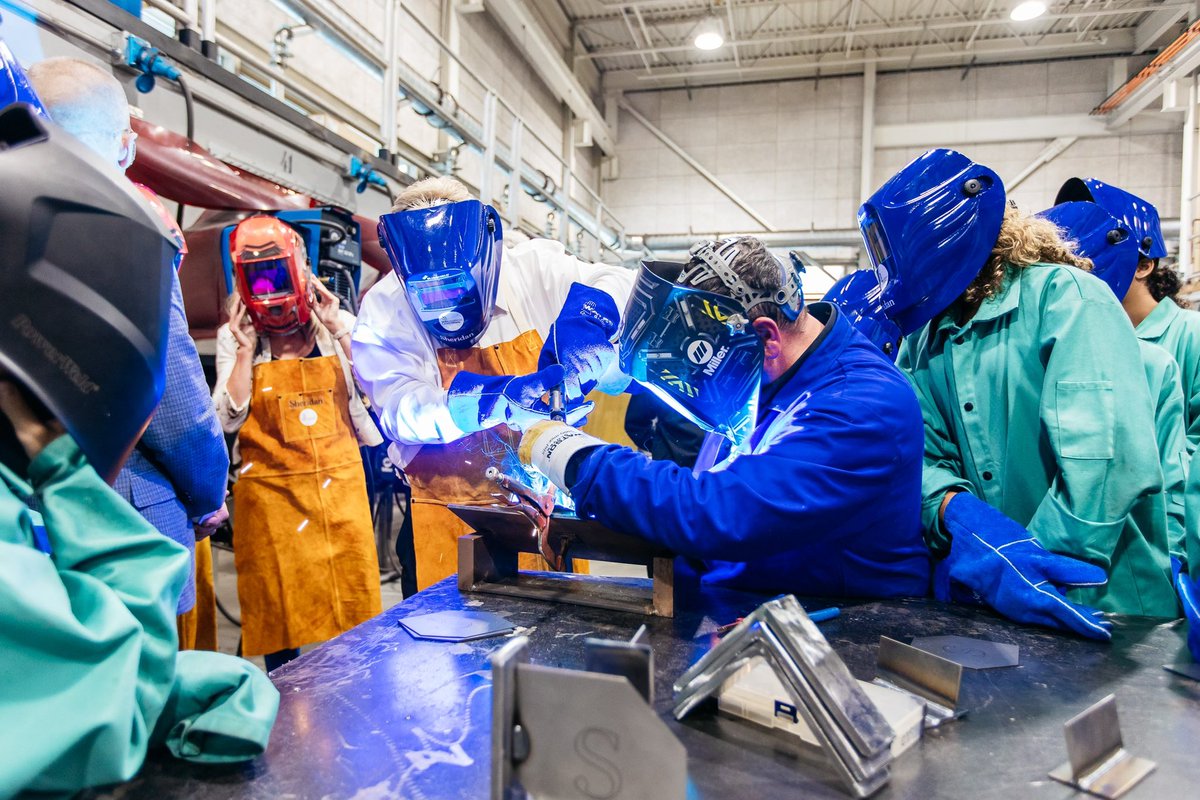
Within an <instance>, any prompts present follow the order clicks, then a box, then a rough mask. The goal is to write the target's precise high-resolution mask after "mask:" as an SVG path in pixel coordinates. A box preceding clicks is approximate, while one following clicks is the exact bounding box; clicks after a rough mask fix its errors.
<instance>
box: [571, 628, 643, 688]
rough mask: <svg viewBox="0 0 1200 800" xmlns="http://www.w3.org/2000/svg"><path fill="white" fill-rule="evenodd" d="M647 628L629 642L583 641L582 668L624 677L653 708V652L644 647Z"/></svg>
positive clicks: (609, 640) (639, 631) (607, 640)
mask: <svg viewBox="0 0 1200 800" xmlns="http://www.w3.org/2000/svg"><path fill="white" fill-rule="evenodd" d="M645 640H646V626H645V625H642V626H641V627H640V628H638V630H637V633H635V634H634V635H633V638H632V639H630V640H629V641H628V642H622V641H619V640H612V639H585V640H584V642H583V647H584V669H585V670H587V671H588V672H599V673H601V674H604V675H621V676H624V677H625V678H626V679H627V680H628V681H629V682H630V683H631V684H632V685H633V688H634V689H636V690H637V692H638V694H640V695H641V696H642V698H643V699H644V700H645V701H646V702H647V703H649V704H650V705H651V706H653V705H654V651H653V650H651V649H650V645H649V644H646V642H645Z"/></svg>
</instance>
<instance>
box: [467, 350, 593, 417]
mask: <svg viewBox="0 0 1200 800" xmlns="http://www.w3.org/2000/svg"><path fill="white" fill-rule="evenodd" d="M565 374H566V373H565V370H564V368H563V367H562V366H561V365H559V364H551V365H550V366H548V367H545V368H544V369H540V370H538V371H537V372H535V373H533V374H532V375H517V376H514V375H480V374H479V373H476V372H460V373H458V374H457V375H455V376H454V380H453V381H451V382H450V388H449V390H448V391H447V394H446V404H447V406H448V407H449V408H450V418H451V419H452V420H453V421H454V424H455V425H456V426H457V427H458V429H459V430H461V431H462V432H463V433H475V432H476V431H482V430H487V429H488V428H493V427H495V426H497V425H501V424H503V425H507V426H509V427H510V428H512V429H513V430H524V429H526V428H528V427H529V426H530V425H533V424H534V423H536V422H539V421H542V420H548V419H550V406H549V404H548V403H547V402H546V401H545V400H544V399H543V397H544V396H545V395H546V394H548V393H549V391H550V390H551V389H553V388H554V387H556V386H559V385H561V384H562V383H563V380H564V377H565ZM593 407H594V404H592V403H583V402H575V403H567V409H566V412H567V422H569V423H571V424H572V425H578V424H581V423H582V422H583V420H584V419H586V418H587V415H588V414H589V413H591V410H592V408H593Z"/></svg>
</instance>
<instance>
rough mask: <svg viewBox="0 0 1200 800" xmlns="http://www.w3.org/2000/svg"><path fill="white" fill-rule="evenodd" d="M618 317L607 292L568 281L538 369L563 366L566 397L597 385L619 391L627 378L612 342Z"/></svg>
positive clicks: (610, 391)
mask: <svg viewBox="0 0 1200 800" xmlns="http://www.w3.org/2000/svg"><path fill="white" fill-rule="evenodd" d="M620 319H621V315H620V312H619V311H618V310H617V304H616V302H615V301H614V300H613V299H612V297H611V296H610V295H609V294H608V293H607V292H604V291H601V290H600V289H593V288H592V287H590V286H586V285H584V284H582V283H573V284H571V291H570V292H569V293H568V294H567V299H566V301H565V302H564V303H563V307H562V310H561V311H560V312H559V314H558V319H556V320H555V321H554V324H553V325H551V326H550V336H549V337H548V338H547V339H546V343H545V344H544V345H543V346H542V352H541V354H540V355H539V356H538V369H543V368H545V367H547V366H550V365H551V364H561V365H562V366H563V367H564V368H565V369H566V399H567V400H580V399H582V398H583V397H584V396H585V395H586V394H587V393H588V392H590V391H591V390H592V389H594V388H597V387H599V389H600V391H602V392H606V393H607V394H620V393H621V392H623V391H624V390H625V387H626V386H628V385H629V381H630V378H629V376H628V375H624V374H622V373H621V370H620V368H619V367H618V365H617V351H616V348H614V347H613V345H612V339H613V337H614V336H616V335H617V329H618V327H619V326H620Z"/></svg>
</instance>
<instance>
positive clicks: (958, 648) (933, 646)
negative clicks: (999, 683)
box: [912, 636, 1021, 669]
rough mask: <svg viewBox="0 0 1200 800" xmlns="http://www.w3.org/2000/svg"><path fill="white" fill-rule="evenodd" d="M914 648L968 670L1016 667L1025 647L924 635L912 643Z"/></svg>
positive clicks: (959, 637)
mask: <svg viewBox="0 0 1200 800" xmlns="http://www.w3.org/2000/svg"><path fill="white" fill-rule="evenodd" d="M912 646H913V647H915V648H917V649H918V650H924V651H925V652H926V653H933V654H934V655H935V656H941V657H942V658H944V659H946V660H947V661H953V662H954V663H955V664H961V665H962V666H964V667H966V668H967V669H996V668H998V667H1015V666H1017V664H1019V663H1020V662H1021V648H1019V647H1017V646H1016V645H1015V644H1004V643H1003V642H989V641H987V640H986V639H972V638H970V637H967V636H920V637H917V638H916V639H913V640H912Z"/></svg>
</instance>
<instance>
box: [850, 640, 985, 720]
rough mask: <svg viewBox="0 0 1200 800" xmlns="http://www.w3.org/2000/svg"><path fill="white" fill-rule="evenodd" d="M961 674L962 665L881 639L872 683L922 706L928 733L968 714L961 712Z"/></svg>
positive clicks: (962, 710)
mask: <svg viewBox="0 0 1200 800" xmlns="http://www.w3.org/2000/svg"><path fill="white" fill-rule="evenodd" d="M962 671H963V668H962V664H958V663H955V662H954V661H950V660H949V659H946V658H942V657H941V656H937V655H934V654H933V653H929V652H926V651H924V650H918V649H917V648H915V647H913V646H912V645H907V644H904V643H903V642H898V641H896V640H895V639H891V638H889V637H887V636H880V637H879V653H878V654H877V655H876V664H875V672H876V675H875V680H873V681H872V683H875V684H878V685H880V686H886V687H887V688H889V689H895V690H897V691H900V692H904V693H905V694H908V695H910V696H911V697H913V698H915V699H917V700H920V701H921V702H923V703H924V704H925V728H926V730H928V729H929V728H936V727H937V726H939V725H941V724H942V723H945V722H950V721H951V720H955V719H958V718H959V717H961V716H963V715H964V714H966V713H967V712H966V710H965V709H959V708H958V692H959V689H960V687H961V686H962Z"/></svg>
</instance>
